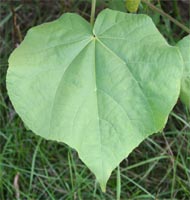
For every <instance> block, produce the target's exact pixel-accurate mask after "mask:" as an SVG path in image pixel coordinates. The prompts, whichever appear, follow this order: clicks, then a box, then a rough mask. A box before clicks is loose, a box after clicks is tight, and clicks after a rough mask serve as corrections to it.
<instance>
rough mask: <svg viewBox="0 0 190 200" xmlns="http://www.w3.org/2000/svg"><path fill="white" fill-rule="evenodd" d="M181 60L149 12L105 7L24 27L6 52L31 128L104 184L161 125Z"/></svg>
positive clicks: (15, 98) (11, 88)
mask: <svg viewBox="0 0 190 200" xmlns="http://www.w3.org/2000/svg"><path fill="white" fill-rule="evenodd" d="M181 76H182V60H181V57H180V56H179V53H178V51H177V48H176V47H171V46H169V45H168V44H167V43H166V41H165V40H164V38H163V37H162V36H161V34H160V33H159V32H158V30H157V29H156V27H155V26H154V24H153V22H152V20H151V19H150V18H149V17H148V16H146V15H140V14H139V15H134V14H126V13H122V12H118V11H113V10H109V9H105V10H104V11H102V12H101V13H100V14H99V15H98V17H97V19H96V22H95V25H94V27H93V28H92V27H91V25H90V24H89V23H88V22H87V21H85V20H84V19H83V18H82V17H80V16H78V15H76V14H70V13H68V14H64V15H63V16H61V17H60V18H59V19H58V20H55V21H53V22H50V23H45V24H42V25H40V26H37V27H34V28H32V29H30V30H29V32H28V34H27V36H26V37H25V39H24V41H23V42H22V44H21V45H20V46H19V47H18V48H17V49H16V50H15V51H14V52H13V53H12V55H11V57H10V59H9V69H8V74H7V88H8V93H9V96H10V99H11V101H12V103H13V105H14V108H15V109H16V111H17V113H18V114H19V115H20V117H21V118H22V120H23V121H24V123H25V124H26V125H27V126H28V127H29V128H30V129H31V130H32V131H33V132H34V133H36V134H38V135H40V136H42V137H44V138H46V139H51V140H56V141H61V142H64V143H66V144H68V145H69V146H71V147H72V148H74V149H76V150H77V152H78V154H79V156H80V158H81V160H82V161H83V162H84V163H85V164H86V165H87V166H88V167H89V168H90V170H91V171H92V172H93V173H94V174H95V175H96V178H97V180H98V181H99V183H100V185H101V188H102V189H103V190H105V187H106V183H107V180H108V179H109V177H110V174H111V172H112V170H113V169H114V168H115V167H116V166H117V165H118V164H119V163H120V162H121V161H122V160H123V159H124V158H125V157H127V156H128V155H129V153H130V152H131V151H132V150H133V149H134V148H135V147H137V146H138V145H139V143H140V142H142V141H143V140H144V139H145V138H146V137H147V136H149V135H150V134H152V133H155V132H158V131H159V130H161V129H163V127H164V125H165V123H166V120H167V118H168V115H169V113H170V111H171V109H172V108H173V106H174V104H175V103H176V101H177V98H178V95H179V91H180V79H181Z"/></svg>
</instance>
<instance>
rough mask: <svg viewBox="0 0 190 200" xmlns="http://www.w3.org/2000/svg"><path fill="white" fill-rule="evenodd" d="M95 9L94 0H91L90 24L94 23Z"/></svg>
mask: <svg viewBox="0 0 190 200" xmlns="http://www.w3.org/2000/svg"><path fill="white" fill-rule="evenodd" d="M95 10H96V0H92V6H91V16H90V23H91V25H93V24H94V16H95Z"/></svg>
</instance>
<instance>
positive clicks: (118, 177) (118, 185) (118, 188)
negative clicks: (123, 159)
mask: <svg viewBox="0 0 190 200" xmlns="http://www.w3.org/2000/svg"><path fill="white" fill-rule="evenodd" d="M120 196H121V175H120V167H119V165H118V167H117V198H116V199H117V200H120Z"/></svg>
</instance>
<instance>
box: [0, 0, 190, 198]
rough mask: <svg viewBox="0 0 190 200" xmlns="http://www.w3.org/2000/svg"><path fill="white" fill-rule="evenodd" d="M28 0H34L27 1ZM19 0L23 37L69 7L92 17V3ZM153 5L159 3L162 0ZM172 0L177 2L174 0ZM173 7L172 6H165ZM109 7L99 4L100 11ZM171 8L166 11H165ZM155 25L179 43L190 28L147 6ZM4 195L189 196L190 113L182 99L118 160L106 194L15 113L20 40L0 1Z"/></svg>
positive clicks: (63, 148) (176, 13)
mask: <svg viewBox="0 0 190 200" xmlns="http://www.w3.org/2000/svg"><path fill="white" fill-rule="evenodd" d="M28 2H29V1H28ZM30 2H31V3H25V4H22V3H21V1H15V2H14V3H13V7H14V9H15V11H16V13H17V25H19V27H20V31H21V34H22V36H23V37H24V36H25V34H26V31H27V30H28V29H29V28H30V27H32V26H34V25H37V24H41V23H43V22H46V21H51V20H53V19H56V18H57V17H58V16H60V15H61V14H62V13H64V12H68V11H69V12H78V13H79V14H81V15H82V16H84V17H85V18H86V19H87V20H89V16H90V4H88V2H87V1H85V2H83V3H80V2H79V1H74V0H70V1H69V0H67V1H58V0H57V1H37V0H34V1H30ZM153 2H155V5H157V6H158V7H159V6H160V5H159V3H157V2H158V1H156V0H155V1H153ZM171 2H172V1H171ZM171 2H167V1H161V6H162V8H168V12H169V14H171V15H172V16H173V17H174V18H176V19H178V20H179V21H181V22H182V23H183V24H185V25H186V26H188V25H189V23H190V21H188V18H187V17H186V18H185V17H182V14H184V13H183V12H185V11H184V10H183V11H180V9H181V6H180V5H179V4H177V7H176V4H173V3H171ZM167 6H168V7H167ZM103 8H104V5H103V4H102V3H99V4H98V8H97V12H99V11H100V10H101V9H103ZM166 11H167V9H166ZM140 12H141V13H147V14H149V15H150V16H151V17H152V18H153V20H154V21H155V23H156V25H157V27H158V29H159V30H160V31H161V33H162V34H163V35H164V36H165V38H166V39H167V40H168V41H169V43H170V44H175V43H176V42H177V41H178V40H179V39H180V38H182V37H183V36H184V35H186V33H185V32H184V31H183V30H181V29H179V28H178V27H177V26H175V25H174V24H173V23H171V22H170V21H169V20H168V19H167V18H164V17H161V16H160V15H159V14H158V13H155V12H153V11H151V10H150V9H149V8H146V7H142V6H141V8H140ZM0 31H1V34H0V37H1V38H0V200H8V199H11V200H12V199H30V200H34V199H35V200H37V199H39V200H41V199H42V200H44V199H55V200H57V199H60V200H61V199H63V200H65V199H66V200H70V199H71V200H72V199H74V200H75V199H76V200H78V199H79V200H91V199H97V200H98V199H99V200H104V199H106V200H112V199H113V200H114V199H116V196H117V194H116V193H117V191H118V192H121V199H122V200H126V199H132V200H136V199H138V200H141V199H146V200H147V199H148V200H149V199H172V200H175V199H179V200H183V199H184V200H188V199H190V112H189V111H188V110H187V109H186V108H185V107H184V106H183V105H181V103H180V102H178V104H177V105H176V107H175V108H174V110H173V112H172V114H171V115H170V117H169V120H168V123H167V126H166V128H165V129H164V131H163V132H162V133H157V134H154V135H153V136H151V137H149V138H148V139H147V140H145V141H144V142H143V143H141V145H140V146H139V147H138V148H136V149H135V150H134V151H133V152H132V153H131V154H130V156H129V157H128V158H126V159H125V160H123V162H122V163H121V165H120V175H121V188H120V187H118V185H117V182H118V180H119V179H118V177H117V175H118V174H117V169H116V170H115V171H114V172H113V173H112V176H111V178H110V180H109V182H108V186H107V191H106V193H102V192H101V190H100V187H99V185H98V184H97V182H96V180H95V177H94V175H93V174H92V173H91V172H90V171H89V170H88V168H87V167H86V166H85V165H84V164H83V163H82V162H81V161H80V159H79V158H78V155H77V153H76V152H75V151H74V150H72V149H71V148H69V147H68V146H67V145H65V144H62V143H57V142H52V141H47V140H44V139H41V138H40V137H38V136H36V135H34V134H33V133H32V132H31V131H28V130H27V129H26V128H25V127H24V125H23V123H22V121H21V119H20V118H19V117H18V115H17V114H16V113H15V111H14V109H13V107H12V105H11V103H10V101H9V98H8V95H7V92H6V86H5V76H6V71H7V67H8V57H9V55H10V53H11V52H12V51H13V49H14V48H15V46H16V45H17V44H18V43H19V38H18V34H17V32H15V31H14V26H13V23H12V12H11V10H10V3H8V2H7V1H5V2H4V3H3V2H1V3H0Z"/></svg>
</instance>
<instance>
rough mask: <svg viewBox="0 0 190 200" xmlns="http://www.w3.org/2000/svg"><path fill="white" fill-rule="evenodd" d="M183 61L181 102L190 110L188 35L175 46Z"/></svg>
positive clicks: (189, 36)
mask: <svg viewBox="0 0 190 200" xmlns="http://www.w3.org/2000/svg"><path fill="white" fill-rule="evenodd" d="M177 46H178V47H179V50H180V52H181V55H182V57H183V61H184V72H183V78H182V82H181V92H180V99H181V101H182V102H183V103H184V104H185V105H186V106H187V107H188V108H190V35H188V36H186V37H184V38H183V39H182V40H180V41H179V42H178V44H177Z"/></svg>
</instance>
